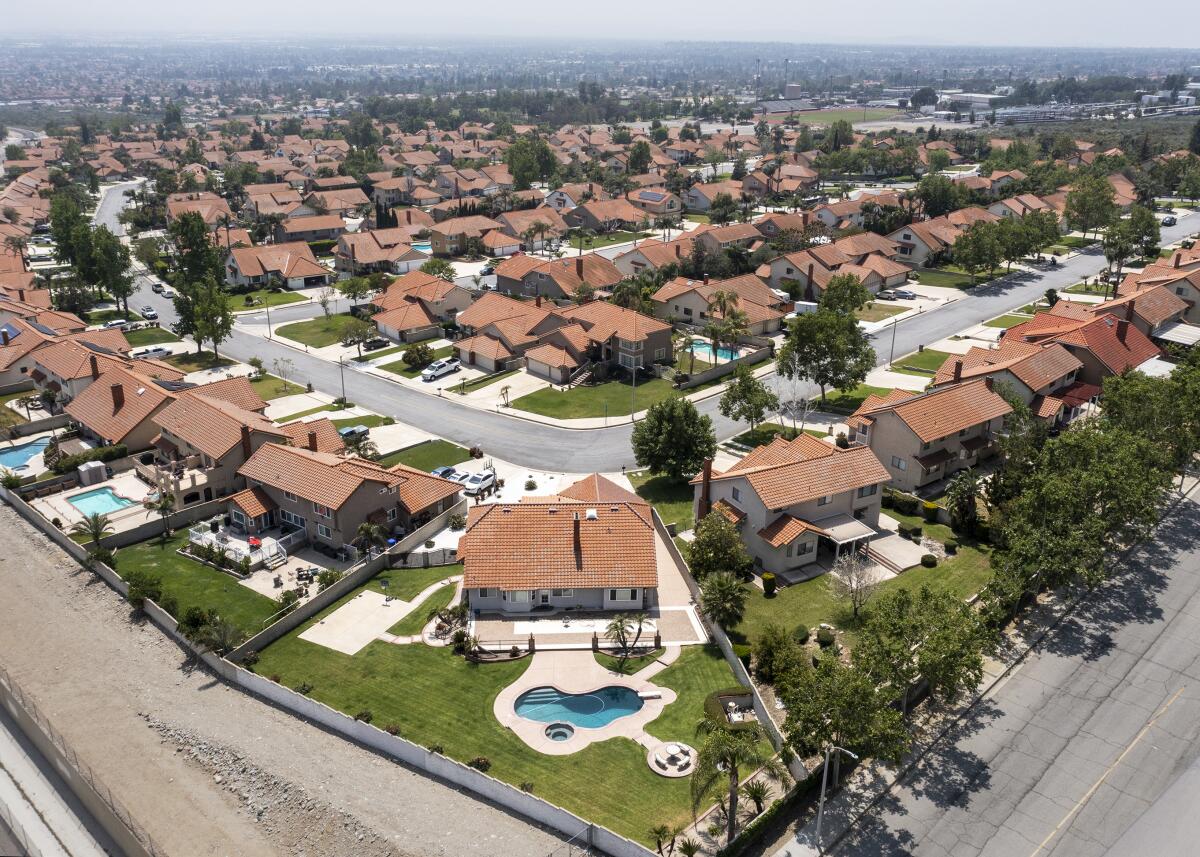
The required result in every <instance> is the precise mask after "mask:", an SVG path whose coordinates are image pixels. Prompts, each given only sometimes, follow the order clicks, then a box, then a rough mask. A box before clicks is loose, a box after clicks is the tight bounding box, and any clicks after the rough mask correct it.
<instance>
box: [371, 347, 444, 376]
mask: <svg viewBox="0 0 1200 857" xmlns="http://www.w3.org/2000/svg"><path fill="white" fill-rule="evenodd" d="M404 350H405V351H407V350H408V348H407V347H406V348H405V349H404ZM453 353H454V346H453V345H445V346H443V347H441V348H435V349H434V350H433V360H441V359H442V358H443V357H449V356H450V355H451V354H453ZM433 360H431V361H430V363H432V362H433ZM428 365H429V364H428V363H426V364H425V366H428ZM425 366H409V365H408V364H407V363H405V362H404V361H403V360H396V361H393V362H392V363H384V364H383V365H382V366H380V367H378V368H380V369H382V370H384V371H385V372H394V373H396V374H397V375H403V376H404V377H405V378H416V377H417V376H418V375H420V374H421V372H422V371H423V370H424V369H425ZM445 378H449V379H450V380H453V378H454V376H453V375H450V376H443V379H439V380H444V379H445Z"/></svg>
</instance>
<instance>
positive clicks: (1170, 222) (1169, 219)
mask: <svg viewBox="0 0 1200 857" xmlns="http://www.w3.org/2000/svg"><path fill="white" fill-rule="evenodd" d="M1178 222H1179V221H1178V220H1176V219H1175V215H1173V214H1168V215H1167V216H1166V217H1164V218H1163V219H1162V225H1163V226H1174V225H1175V224H1176V223H1178Z"/></svg>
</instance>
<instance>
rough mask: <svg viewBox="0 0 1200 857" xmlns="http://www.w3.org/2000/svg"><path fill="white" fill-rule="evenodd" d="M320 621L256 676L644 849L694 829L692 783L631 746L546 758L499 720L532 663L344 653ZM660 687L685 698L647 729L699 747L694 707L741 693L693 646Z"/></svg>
mask: <svg viewBox="0 0 1200 857" xmlns="http://www.w3.org/2000/svg"><path fill="white" fill-rule="evenodd" d="M353 595H354V593H351V594H350V595H348V596H347V598H351V597H353ZM345 600H346V599H343V600H342V601H340V602H338V604H342V603H345ZM336 606H337V605H335V607H336ZM331 609H333V608H331ZM327 612H328V611H327ZM314 621H317V619H316V618H314V619H313V620H310V621H309V622H307V623H304V624H302V625H301V626H300V627H299V628H297V629H295V630H294V631H292V632H291V633H290V634H287V635H286V636H284V637H283V638H281V639H280V640H279V641H277V642H275V643H273V644H272V645H270V646H268V647H267V648H266V649H265V650H264V651H263V652H261V654H260V660H259V662H258V664H257V665H256V667H255V671H256V672H258V673H260V674H262V675H265V676H268V677H270V678H272V679H275V680H277V681H279V682H280V683H281V684H283V685H284V686H287V687H296V686H298V685H300V684H302V683H307V684H308V685H310V686H311V690H310V691H309V696H311V697H312V698H313V699H316V700H318V701H320V702H323V703H325V704H327V705H330V706H332V707H334V708H337V709H338V710H340V711H342V712H345V713H347V714H350V715H353V714H356V713H360V712H363V711H369V712H370V713H371V715H372V722H373V723H374V724H375V725H376V726H379V727H381V728H383V727H389V726H395V727H397V729H398V731H399V734H400V735H401V736H402V737H404V738H406V739H408V740H410V741H414V742H416V743H418V744H421V745H423V746H426V747H431V746H435V745H437V746H439V747H440V748H441V752H442V753H444V754H445V755H446V756H448V757H450V758H452V759H456V760H458V761H461V762H469V761H471V760H472V759H475V758H477V757H483V758H486V759H487V760H488V761H489V762H490V769H489V771H488V774H489V775H491V776H493V777H497V778H498V779H501V780H504V781H505V782H508V783H510V784H512V785H517V786H519V785H522V784H529V787H530V788H532V791H533V793H534V794H535V795H537V796H539V797H542V798H545V799H546V800H548V801H550V802H552V803H555V804H557V805H559V806H561V807H563V808H565V809H567V810H569V811H571V812H574V813H577V814H578V815H580V816H581V817H584V818H587V819H589V820H592V821H595V822H596V823H598V824H602V825H604V826H606V827H608V828H610V829H611V830H613V831H615V832H617V833H619V834H622V835H624V836H628V837H630V838H632V839H636V840H638V841H640V842H643V843H649V839H648V834H649V831H650V829H651V828H653V827H655V826H656V825H659V824H681V825H682V824H686V823H688V822H690V820H691V817H692V813H691V799H690V794H689V784H690V783H689V780H688V779H687V778H683V779H678V780H673V779H666V778H663V777H660V776H658V775H656V774H655V773H653V772H652V771H651V770H650V769H649V767H648V766H647V765H646V751H645V748H643V747H641V746H639V745H638V744H636V743H634V742H633V741H631V740H629V739H627V738H613V739H610V740H608V741H604V742H601V743H599V744H592V745H590V746H588V747H587V748H585V749H584V750H581V751H579V752H578V753H573V754H571V755H569V756H547V755H543V754H541V753H538V752H536V751H535V750H533V749H531V748H530V747H528V746H527V745H526V744H525V743H524V742H523V741H521V740H520V739H519V738H517V737H516V735H514V734H513V733H512V732H511V731H509V730H507V729H505V728H504V727H502V726H501V725H500V724H499V722H497V720H496V718H495V716H494V714H493V713H492V707H493V704H494V701H495V699H496V696H497V694H499V692H500V691H501V690H502V689H503V688H505V687H507V686H508V685H510V684H512V683H513V682H514V681H516V680H517V679H518V678H519V677H520V676H521V675H522V673H524V671H525V670H526V668H527V667H528V665H529V663H530V661H529V659H527V658H525V659H521V660H517V661H498V662H495V663H487V664H472V663H470V662H468V661H466V660H465V659H463V658H461V657H457V656H455V655H454V654H453V653H452V652H451V651H450V650H449V649H447V648H433V647H430V646H425V645H421V644H412V645H404V646H398V645H393V644H390V643H386V642H383V641H380V640H376V641H374V642H372V643H370V644H368V645H367V646H366V648H364V649H362V650H361V651H360V652H359V653H358V654H356V655H354V656H349V655H345V654H342V653H340V652H337V651H334V650H332V649H327V648H325V647H323V646H319V645H316V644H313V643H309V642H307V641H305V640H301V639H299V635H300V633H301V632H302V631H303V630H304V629H305V628H307V627H308V626H309V625H311V624H312V623H313V622H314ZM655 681H661V682H662V684H663V685H664V686H667V687H673V688H675V689H676V692H677V693H679V694H680V699H679V700H678V701H677V702H675V703H673V704H672V705H670V706H668V707H667V709H666V710H665V711H664V713H663V714H662V715H661V716H660V717H659V718H658V719H657V720H656V721H654V722H653V723H652V724H650V727H649V731H650V732H652V733H653V734H654V735H656V736H659V737H663V738H669V739H671V740H677V741H687V742H689V743H693V744H694V743H695V741H696V739H695V724H696V722H697V721H698V720H699V719H700V718H701V716H702V714H703V709H702V707H701V706H700V704H699V702H698V700H701V699H703V696H704V695H705V694H707V693H710V692H712V691H713V690H718V689H721V688H725V687H728V686H730V685H733V684H735V682H734V679H733V673H732V671H731V670H730V669H729V668H728V667H727V666H726V665H725V664H724V661H722V660H720V658H719V655H714V654H713V653H711V652H710V651H708V650H705V649H700V648H697V647H688V648H687V649H686V650H685V652H684V653H683V654H682V655H681V656H680V658H679V660H678V661H677V662H676V663H675V664H673V665H672V666H671V667H669V668H668V669H666V670H664V671H663V672H662V673H660V674H659V676H657V677H656V678H655Z"/></svg>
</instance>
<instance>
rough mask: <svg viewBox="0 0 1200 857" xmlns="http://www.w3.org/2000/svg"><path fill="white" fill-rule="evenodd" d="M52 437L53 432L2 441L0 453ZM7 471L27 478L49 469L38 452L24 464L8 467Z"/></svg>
mask: <svg viewBox="0 0 1200 857" xmlns="http://www.w3.org/2000/svg"><path fill="white" fill-rule="evenodd" d="M52 437H54V432H53V431H44V432H39V433H37V434H31V435H26V436H25V437H17V438H13V439H12V440H8V441H4V442H3V443H2V444H0V452H5V451H7V450H10V449H13V448H14V447H22V446H28V445H29V444H32V443H36V442H37V441H39V440H47V441H48V440H49V439H50V438H52ZM3 467H4V465H0V468H3ZM7 469H9V470H11V471H12V472H13V473H16V474H17V475H18V476H22V477H26V478H28V477H30V476H39V475H41V474H42V473H45V472H46V471H47V470H48V469H49V468H47V467H46V462H45V459H44V458H43V453H42V452H41V451H39V452H37V453H35V454H34V455H31V456H30V457H29V458H28V459H26V461H25V463H24V464H20V465H17V466H16V467H8V468H7Z"/></svg>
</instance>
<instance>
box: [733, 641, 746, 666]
mask: <svg viewBox="0 0 1200 857" xmlns="http://www.w3.org/2000/svg"><path fill="white" fill-rule="evenodd" d="M733 653H734V655H736V656H737V659H738V660H739V661H741V662H742V666H744V667H745V668H746V669H750V647H749V646H747V645H746V644H745V643H734V644H733Z"/></svg>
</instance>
